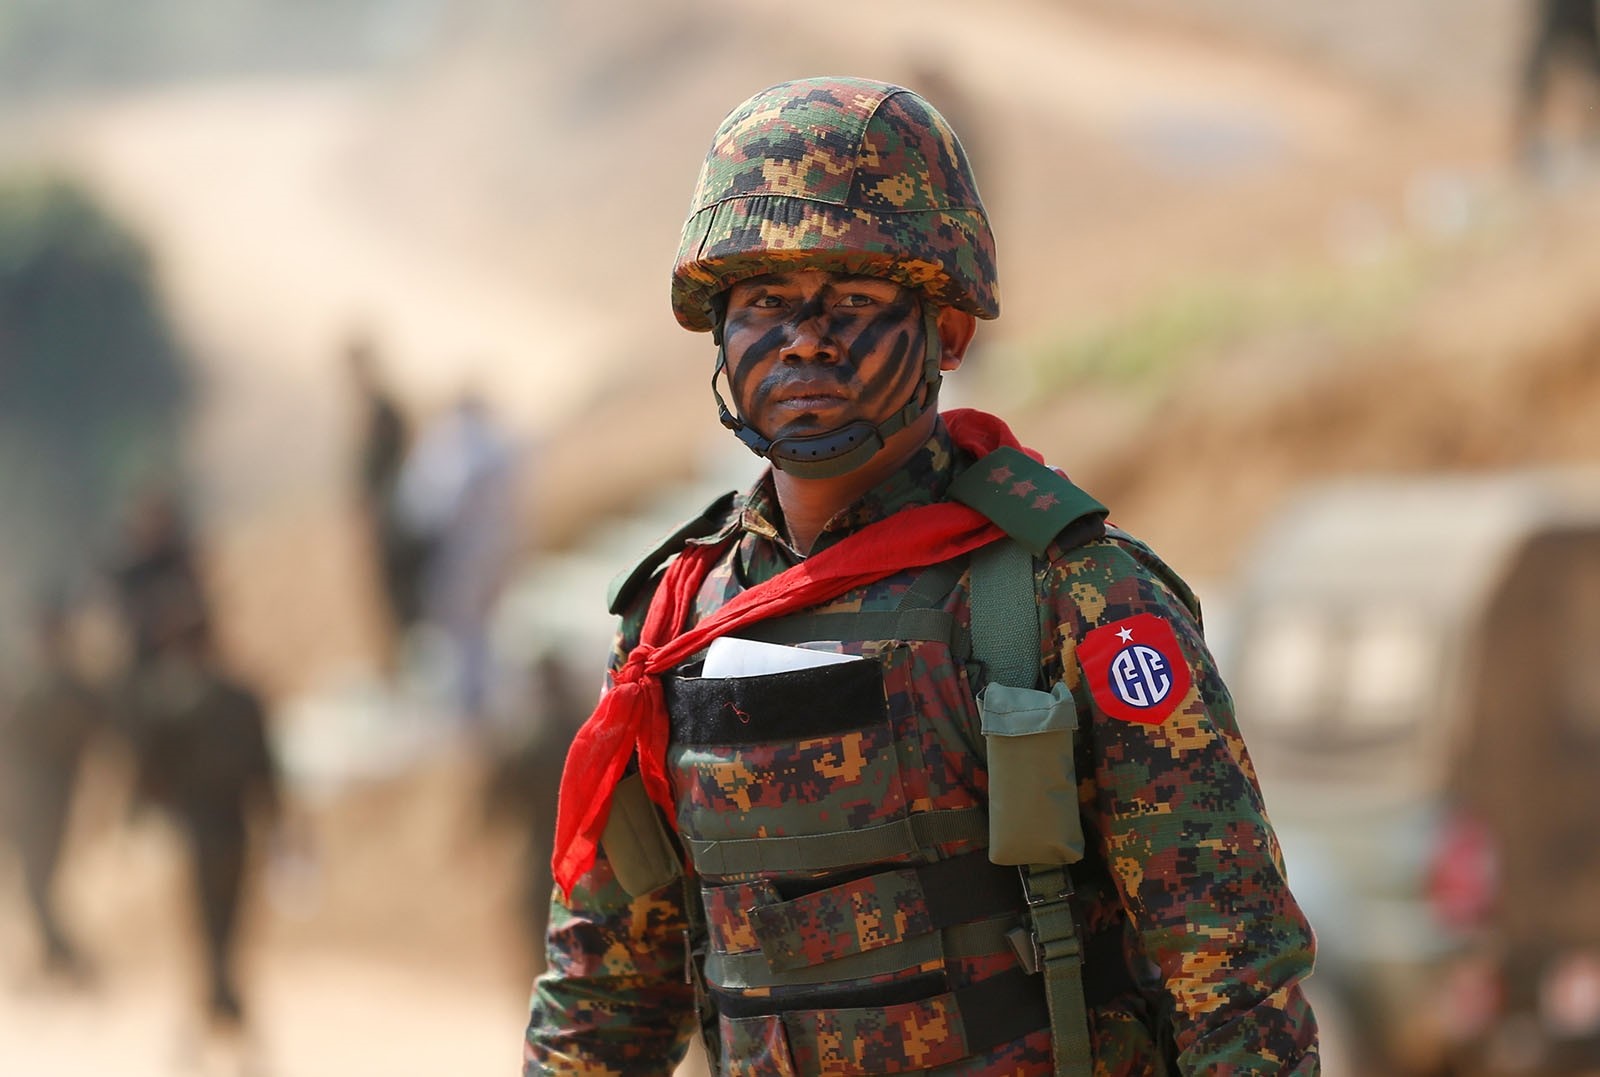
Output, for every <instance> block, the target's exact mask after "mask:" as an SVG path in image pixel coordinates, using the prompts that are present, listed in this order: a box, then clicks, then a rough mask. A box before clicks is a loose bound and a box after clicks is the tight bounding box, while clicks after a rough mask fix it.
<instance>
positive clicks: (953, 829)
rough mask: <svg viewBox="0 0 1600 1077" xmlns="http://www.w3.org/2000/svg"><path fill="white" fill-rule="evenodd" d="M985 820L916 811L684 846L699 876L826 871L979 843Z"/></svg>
mask: <svg viewBox="0 0 1600 1077" xmlns="http://www.w3.org/2000/svg"><path fill="white" fill-rule="evenodd" d="M988 834H989V819H988V816H987V815H986V814H985V812H984V811H983V809H981V808H957V809H953V810H949V811H931V812H920V813H918V814H916V815H909V816H907V817H905V818H904V819H896V820H895V821H894V822H892V823H884V824H883V825H881V826H873V827H867V828H866V829H864V830H845V831H839V832H835V833H831V834H803V835H798V836H794V837H776V838H737V839H734V840H731V841H694V840H691V841H690V842H689V854H690V856H691V857H692V858H693V860H694V866H695V870H696V871H698V872H699V873H700V874H701V875H709V876H718V875H743V874H746V873H749V874H756V873H760V874H766V873H769V872H795V871H831V870H834V869H836V868H845V867H851V866H853V865H856V864H871V863H876V862H879V861H884V860H892V859H894V858H896V857H902V856H910V855H912V854H914V853H918V852H925V851H926V850H927V849H928V848H930V847H931V846H934V845H943V844H945V843H946V842H952V841H982V840H983V839H985V838H986V837H988Z"/></svg>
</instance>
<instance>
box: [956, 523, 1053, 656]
mask: <svg viewBox="0 0 1600 1077" xmlns="http://www.w3.org/2000/svg"><path fill="white" fill-rule="evenodd" d="M971 605H972V653H973V654H974V655H976V656H977V657H978V659H979V660H980V661H982V662H983V664H984V665H985V666H987V667H988V671H989V680H990V682H992V683H997V684H1004V685H1007V686H1008V687H1011V688H1032V687H1034V685H1035V684H1037V683H1038V680H1039V600H1038V598H1037V597H1036V592H1035V590H1034V585H1033V556H1032V555H1031V554H1029V553H1028V551H1027V550H1024V549H1023V548H1022V547H1021V546H1020V545H1018V544H1017V543H1016V542H1014V541H1012V540H1011V539H1001V540H1000V541H999V542H991V543H990V544H989V545H987V546H985V547H983V548H982V549H980V550H978V552H977V553H975V554H973V555H972V599H971Z"/></svg>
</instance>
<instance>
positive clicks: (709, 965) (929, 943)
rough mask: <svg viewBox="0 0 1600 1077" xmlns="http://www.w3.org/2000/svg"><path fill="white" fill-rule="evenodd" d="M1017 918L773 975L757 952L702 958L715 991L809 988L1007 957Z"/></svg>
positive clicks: (984, 922)
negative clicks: (954, 960) (956, 961)
mask: <svg viewBox="0 0 1600 1077" xmlns="http://www.w3.org/2000/svg"><path fill="white" fill-rule="evenodd" d="M1017 922H1018V916H1017V915H1016V914H1015V913H1013V914H1011V915H1009V916H999V917H995V918H993V919H989V920H979V921H978V922H977V923H973V924H960V925H958V926H955V927H947V928H943V929H942V930H939V931H930V932H928V933H927V934H925V935H919V936H917V937H916V938H914V939H907V940H906V941H905V942H903V943H900V944H899V945H897V946H884V947H881V948H880V949H877V950H868V951H867V952H866V953H860V954H851V955H850V956H848V957H841V958H839V959H838V960H837V961H824V962H822V963H821V964H819V965H812V966H811V967H809V968H803V969H790V970H788V971H786V972H774V971H773V969H772V966H771V965H769V964H768V963H767V958H766V955H764V954H763V953H761V952H760V951H759V950H755V951H751V952H750V953H743V954H719V953H716V952H715V951H713V952H712V953H709V954H707V955H706V979H707V980H709V981H710V982H711V984H712V986H713V987H720V988H727V989H730V990H731V989H738V990H745V989H749V988H764V987H787V986H796V987H808V986H814V985H817V984H828V983H841V982H843V981H845V980H858V979H865V978H867V977H869V976H882V975H885V974H886V973H891V972H903V971H905V970H906V969H911V968H916V967H917V966H918V965H924V964H927V963H928V962H930V961H943V960H945V959H947V958H973V957H992V956H994V955H995V954H1003V953H1008V952H1010V951H1011V942H1010V939H1009V938H1007V932H1008V931H1011V930H1014V929H1015V928H1016V926H1017Z"/></svg>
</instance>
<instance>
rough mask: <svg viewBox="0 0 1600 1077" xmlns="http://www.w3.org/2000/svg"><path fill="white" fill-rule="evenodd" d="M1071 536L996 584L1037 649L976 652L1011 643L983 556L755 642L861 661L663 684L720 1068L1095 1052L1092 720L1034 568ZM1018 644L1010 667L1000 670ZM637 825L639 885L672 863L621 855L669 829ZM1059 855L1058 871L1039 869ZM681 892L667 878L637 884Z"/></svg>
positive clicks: (983, 1070)
mask: <svg viewBox="0 0 1600 1077" xmlns="http://www.w3.org/2000/svg"><path fill="white" fill-rule="evenodd" d="M1018 455H1019V456H1020V454H1018ZM1024 459H1025V458H1024ZM1027 463H1028V464H1029V465H1030V466H1033V467H1038V465H1032V464H1031V461H1028V462H1027ZM1039 470H1040V471H1041V472H1044V473H1045V474H1046V475H1047V476H1048V478H1049V479H1053V480H1056V481H1058V482H1060V483H1062V484H1063V485H1064V486H1066V487H1067V488H1068V489H1070V490H1072V491H1073V492H1075V493H1076V492H1077V491H1076V488H1074V487H1070V484H1067V483H1066V480H1064V479H1060V477H1059V476H1057V475H1055V473H1053V472H1048V470H1047V469H1043V468H1039ZM977 471H978V468H976V467H975V468H973V469H970V470H969V472H968V475H971V474H973V473H975V472H977ZM959 482H960V480H958V485H959ZM969 485H970V484H969ZM952 492H953V494H956V495H957V496H958V497H959V491H955V490H953V491H952ZM980 496H981V495H980ZM1078 497H1079V498H1081V499H1083V501H1085V502H1087V504H1088V506H1089V508H1088V509H1087V510H1086V511H1083V506H1082V505H1081V504H1080V505H1079V509H1080V511H1081V516H1082V519H1083V520H1084V521H1086V522H1087V523H1088V524H1090V529H1091V531H1092V532H1093V533H1095V534H1098V533H1100V532H1101V531H1103V527H1102V526H1101V520H1102V518H1103V515H1104V509H1103V508H1101V507H1100V506H1098V504H1096V503H1094V502H1093V501H1092V499H1088V498H1087V496H1086V495H1082V494H1081V493H1078ZM960 499H962V500H967V498H964V497H962V498H960ZM969 503H973V502H972V501H969ZM974 507H978V508H980V510H984V509H985V506H983V505H981V504H975V505H974ZM1096 510H1097V511H1096ZM990 515H991V517H993V515H994V514H992V513H991V514H990ZM1079 516H1080V513H1074V514H1071V515H1068V516H1066V520H1067V521H1068V522H1070V521H1073V520H1075V519H1078V518H1079ZM1000 522H1002V526H1005V522H1004V521H1000ZM1030 522H1031V521H1030ZM1062 526H1063V523H1062V520H1061V519H1060V518H1059V517H1058V518H1057V519H1056V522H1055V523H1054V525H1053V526H1052V527H1050V528H1049V529H1048V534H1046V533H1045V532H1044V531H1042V530H1041V531H1038V532H1037V533H1035V534H1033V535H1030V536H1028V539H1031V540H1032V541H1027V540H1026V539H1023V538H1022V537H1021V536H1018V538H1019V541H1018V542H1005V543H997V544H995V547H994V548H993V549H995V550H1000V549H1002V548H1003V549H1004V551H1005V554H1009V555H1010V556H1012V557H1013V558H1014V560H1013V562H1012V565H1013V568H1015V569H1016V571H1008V572H1005V573H996V572H992V571H991V572H988V573H987V574H986V576H985V578H986V579H988V580H989V581H990V583H989V589H991V590H1004V591H1005V593H1004V594H1002V595H999V596H997V597H995V599H994V600H993V601H990V602H988V603H985V604H984V605H986V606H987V607H988V608H989V609H990V610H991V611H993V610H995V609H1001V610H1004V611H1005V612H1007V613H1009V614H1014V615H1016V616H1017V617H1019V618H1022V619H1025V620H1026V622H1027V625H1026V628H1025V630H1024V635H1025V638H1026V639H1027V640H1029V641H1031V642H1030V644H1029V645H1028V646H1025V647H1019V646H1012V645H1009V644H1007V645H1002V644H1001V643H1000V642H998V641H995V640H992V639H991V640H989V641H988V643H987V645H985V644H983V643H982V642H981V641H980V645H979V647H978V651H979V653H980V654H981V655H982V657H983V661H982V662H979V661H975V660H974V659H973V651H974V647H973V639H972V633H974V632H976V633H978V634H979V635H980V636H981V635H983V634H985V633H986V632H988V633H991V634H992V626H989V627H986V625H985V623H981V622H985V621H986V620H993V618H992V617H989V618H985V617H981V616H980V609H979V604H978V603H976V602H974V603H972V605H971V612H972V620H973V623H972V624H971V625H967V624H963V623H960V621H959V620H958V618H957V616H956V614H955V612H954V611H955V610H957V609H959V608H960V607H961V606H962V604H963V602H962V600H963V599H965V597H966V591H967V589H968V579H969V574H968V571H967V570H968V565H967V561H966V559H961V560H960V561H957V562H951V563H947V564H944V565H936V566H933V567H931V568H927V569H922V570H918V571H914V572H908V573H905V574H901V575H899V576H895V577H890V578H889V579H887V580H883V581H880V582H879V583H877V584H874V585H872V586H871V587H869V588H867V590H866V593H865V595H858V601H852V602H850V603H849V604H848V605H846V604H844V602H845V600H843V599H841V600H840V602H839V603H836V604H834V605H833V606H827V607H823V608H821V609H820V610H818V611H817V612H813V613H808V614H801V615H796V616H791V617H786V618H780V619H776V620H771V621H765V622H761V623H759V624H756V625H751V626H747V627H746V628H744V629H742V630H741V631H740V632H739V633H738V634H739V635H741V636H744V637H747V638H750V639H756V640H761V641H765V642H773V643H785V644H796V643H802V642H806V643H810V644H812V646H813V647H815V648H816V649H821V650H827V651H831V652H833V653H834V654H836V655H847V656H852V657H853V659H854V660H851V661H844V662H840V663H837V664H829V665H824V666H820V667H815V668H807V669H797V670H789V671H785V672H780V673H772V674H766V675H762V676H756V677H736V678H722V677H713V678H707V677H704V676H702V675H701V673H702V668H701V664H699V663H695V664H692V665H690V666H686V667H684V668H682V669H681V670H680V671H679V672H678V674H677V675H675V676H673V677H670V678H667V679H665V680H664V682H663V687H664V691H665V696H666V703H667V709H668V712H669V714H670V718H671V732H672V736H671V746H670V748H669V751H668V759H667V762H668V773H669V776H670V779H671V781H672V784H673V789H674V798H675V809H676V819H675V824H676V825H675V829H676V831H677V834H678V836H679V838H680V840H681V846H682V849H683V851H684V852H685V853H686V854H687V859H688V861H689V863H690V866H691V868H692V870H691V871H690V872H689V873H688V875H687V881H688V885H689V886H690V887H691V888H692V890H695V891H698V892H697V893H691V894H689V895H688V897H689V901H688V905H689V907H690V909H691V915H692V916H693V915H695V914H696V912H697V913H698V915H700V916H703V923H701V924H699V925H698V927H699V928H701V929H702V930H694V931H691V933H690V934H691V939H692V940H693V941H692V943H691V945H692V952H691V954H690V960H689V961H688V966H689V970H690V975H691V976H692V977H694V978H695V980H696V996H697V1002H698V1004H699V1005H700V1007H701V1014H700V1017H701V1024H702V1037H703V1039H704V1040H705V1043H706V1048H707V1051H708V1053H709V1054H710V1055H711V1057H712V1058H713V1059H714V1060H717V1064H718V1066H719V1069H718V1072H721V1073H726V1074H750V1075H755V1074H763V1075H773V1074H775V1075H780V1077H782V1075H796V1077H799V1075H811V1074H839V1075H853V1074H861V1075H866V1074H890V1073H932V1074H941V1075H947V1077H955V1075H957V1074H959V1075H962V1077H982V1075H986V1074H991V1073H995V1074H998V1073H1006V1074H1021V1075H1034V1074H1037V1075H1046V1074H1061V1073H1066V1072H1079V1069H1078V1067H1081V1066H1082V1065H1083V1064H1085V1063H1086V1062H1087V1059H1088V1054H1087V1040H1086V1031H1085V1029H1086V1026H1085V1025H1084V1001H1083V990H1082V985H1081V980H1080V972H1079V970H1080V962H1079V960H1078V956H1077V955H1078V946H1079V940H1078V937H1077V933H1076V930H1075V928H1074V924H1073V919H1072V914H1071V908H1070V905H1071V900H1070V899H1071V896H1072V894H1071V882H1070V879H1069V878H1068V876H1067V873H1066V870H1065V867H1064V865H1065V864H1066V863H1069V862H1071V861H1073V860H1076V859H1077V858H1078V857H1079V856H1081V854H1082V841H1083V839H1082V834H1081V830H1080V829H1079V822H1078V816H1077V801H1076V792H1075V781H1074V779H1073V763H1072V729H1073V728H1074V726H1075V722H1076V711H1075V709H1074V708H1073V704H1072V701H1071V698H1070V695H1068V694H1067V693H1066V692H1065V690H1064V689H1062V688H1060V687H1059V686H1057V688H1056V689H1055V691H1053V692H1043V691H1038V690H1035V689H1034V688H1033V687H1032V685H1033V684H1034V681H1035V679H1036V678H1037V676H1038V668H1039V664H1038V657H1039V643H1038V631H1037V629H1038V626H1037V624H1036V621H1035V619H1036V618H1037V616H1038V609H1039V607H1038V603H1037V601H1036V599H1035V597H1034V591H1033V561H1032V555H1033V554H1041V553H1042V552H1043V548H1044V547H1045V546H1046V545H1048V543H1049V542H1050V541H1051V540H1052V539H1053V538H1054V537H1055V535H1056V534H1057V533H1058V532H1059V531H1060V530H1061V528H1062ZM1008 530H1012V532H1013V534H1014V535H1015V534H1017V532H1018V531H1019V530H1022V529H1020V528H1008ZM669 541H681V538H680V537H679V536H674V540H669ZM1025 547H1027V548H1025ZM1030 550H1031V554H1030ZM990 552H991V551H990V550H988V549H986V550H985V551H980V553H979V554H977V555H975V559H976V560H978V561H980V562H981V561H982V559H983V558H984V557H985V556H988V555H989V554H990ZM1005 554H1003V555H1002V556H1004V555H1005ZM1019 566H1020V567H1019ZM644 571H646V572H648V570H647V569H646V570H644ZM638 573H639V570H636V571H635V576H637V575H638ZM996 579H1004V580H1007V581H1009V585H1008V587H1007V588H997V587H995V585H994V581H995V580H996ZM633 582H634V581H633V580H631V579H630V581H629V584H628V585H625V589H626V586H631V585H632V583H633ZM1001 634H1002V635H1004V634H1005V633H1004V632H1002V633H1001ZM997 651H1003V652H1007V653H1006V654H1004V655H1002V656H1001V659H1002V660H1001V661H999V662H997V661H996V652H997ZM1007 660H1009V661H1007ZM1007 665H1009V667H1010V668H1009V669H1006V668H1003V667H1005V666H1007ZM990 666H994V667H995V668H989V667H990ZM991 682H993V683H991ZM1006 760H1009V762H1007V761H1006ZM996 767H999V768H1001V769H1000V770H999V771H996V770H995V768H996ZM1016 767H1024V768H1027V769H1028V770H1029V771H1030V772H1031V774H1030V776H1026V777H1023V778H1021V779H1020V780H1018V779H1017V775H1016V774H1015V773H1013V772H1011V771H1010V770H1008V769H1007V768H1016ZM1041 775H1042V776H1043V777H1040V776H1041ZM1015 785H1025V786H1029V787H1030V788H1029V789H1028V790H1027V792H1028V793H1029V794H1030V795H1031V796H1032V797H1033V798H1034V799H1033V800H1032V801H1031V802H1027V801H1023V802H1016V801H1013V802H1012V803H1011V804H1010V805H1009V806H1008V807H1007V808H1005V810H1001V804H1000V803H999V802H998V801H997V800H996V799H995V798H994V797H992V796H991V788H993V789H994V790H996V791H1002V790H1006V789H1009V788H1010V787H1012V786H1015ZM639 799H640V800H641V802H642V795H641V797H640V798H639ZM613 810H614V816H615V817H614V819H613V821H612V823H611V824H608V828H607V833H606V837H605V842H606V844H607V848H608V852H609V853H610V854H611V855H612V860H613V862H614V863H616V864H617V868H618V877H619V879H620V880H622V881H624V884H625V885H627V882H628V880H626V879H624V878H623V876H624V871H623V868H624V863H620V862H619V861H623V862H626V861H635V862H639V863H644V862H646V861H648V860H649V857H647V856H644V855H642V854H635V855H629V856H622V857H619V856H618V855H617V852H618V850H617V846H618V844H620V842H621V841H623V840H624V839H625V835H626V834H627V833H628V832H630V831H632V832H635V833H638V832H641V831H643V830H648V829H650V827H649V825H647V822H642V821H649V822H653V817H654V813H653V811H652V810H649V809H648V805H647V804H646V805H645V810H644V811H642V812H640V813H637V814H632V813H630V812H628V810H627V809H626V808H622V809H621V810H619V809H618V808H614V809H613ZM1041 810H1042V811H1043V813H1044V815H1046V816H1052V817H1053V821H1052V819H1050V818H1042V817H1041V815H1040V812H1041ZM1019 818H1020V819H1021V820H1023V823H1024V825H1022V826H1018V825H1017V822H1016V821H1017V820H1018V819H1019ZM624 820H632V821H631V822H624ZM1002 820H1008V821H1003V822H1002ZM997 822H1001V825H1002V831H1001V832H1000V834H999V835H998V840H996V831H995V824H996V823H997ZM630 844H633V843H632V842H630ZM643 844H645V845H649V844H650V843H649V842H644V843H643ZM996 861H1000V862H998V863H997V862H996ZM1040 861H1043V862H1045V863H1047V864H1048V865H1049V867H1048V869H1046V871H1045V873H1044V874H1043V875H1032V876H1030V869H1028V868H1025V867H1023V868H1021V869H1020V871H1019V866H1021V865H1028V864H1036V865H1037V863H1038V862H1040ZM662 879H663V876H662V874H661V871H660V870H659V865H656V866H654V867H650V868H647V869H646V871H645V872H644V874H643V875H642V876H641V878H640V880H639V882H638V884H637V887H636V886H628V889H629V890H630V892H634V893H639V892H643V890H644V889H646V888H649V887H652V886H654V885H659V884H660V882H661V881H662ZM1041 879H1044V880H1047V882H1046V883H1044V884H1041V882H1040V880H1041ZM1052 932H1053V935H1052ZM1064 954H1066V960H1065V961H1063V960H1062V958H1063V955H1064ZM1051 969H1054V970H1055V975H1054V976H1053V977H1052V975H1051ZM1041 972H1043V973H1044V975H1042V976H1041V975H1038V974H1039V973H1041ZM1063 993H1068V994H1070V995H1071V996H1072V998H1070V999H1069V1002H1071V1005H1069V1006H1066V1007H1064V1008H1063V1007H1061V1006H1058V1005H1057V1003H1058V1002H1059V1001H1060V999H1061V997H1062V995H1063ZM1063 1012H1066V1013H1071V1014H1072V1015H1073V1016H1072V1019H1071V1021H1070V1022H1067V1023H1071V1024H1074V1025H1075V1026H1076V1029H1075V1030H1074V1031H1073V1032H1071V1033H1069V1035H1070V1036H1071V1037H1072V1038H1073V1041H1074V1042H1072V1043H1071V1044H1070V1049H1069V1050H1068V1051H1067V1052H1066V1054H1065V1055H1063V1054H1062V1052H1061V1051H1060V1050H1059V1048H1058V1050H1057V1051H1056V1058H1055V1061H1054V1064H1053V1060H1052V1021H1053V1017H1054V1018H1055V1019H1056V1023H1057V1024H1060V1023H1062V1022H1061V1021H1060V1020H1059V1019H1060V1017H1061V1014H1062V1013H1063ZM1057 1036H1058V1038H1059V1036H1060V1032H1059V1031H1058V1032H1057ZM1065 1057H1070V1058H1071V1059H1073V1063H1072V1066H1073V1068H1071V1069H1068V1068H1066V1067H1064V1066H1063V1065H1061V1063H1062V1061H1063V1059H1064V1058H1065Z"/></svg>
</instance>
